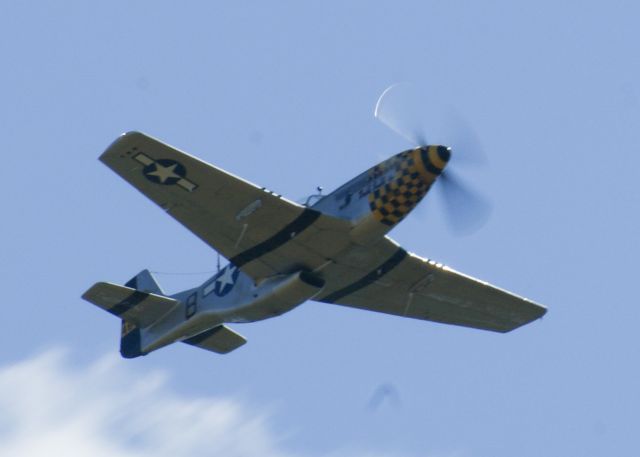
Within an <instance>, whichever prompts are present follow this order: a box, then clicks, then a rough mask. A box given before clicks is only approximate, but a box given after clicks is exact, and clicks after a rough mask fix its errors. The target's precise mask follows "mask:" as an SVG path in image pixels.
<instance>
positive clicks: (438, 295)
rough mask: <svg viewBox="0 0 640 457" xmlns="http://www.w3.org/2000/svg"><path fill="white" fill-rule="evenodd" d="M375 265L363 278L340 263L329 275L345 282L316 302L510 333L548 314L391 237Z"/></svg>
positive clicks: (379, 250) (346, 262)
mask: <svg viewBox="0 0 640 457" xmlns="http://www.w3.org/2000/svg"><path fill="white" fill-rule="evenodd" d="M371 250H372V252H376V253H377V257H378V259H377V261H376V263H375V264H372V267H371V268H370V271H369V272H368V273H367V274H362V272H361V273H360V274H359V275H357V276H356V274H355V272H356V265H355V264H353V265H349V260H348V259H344V260H343V261H342V262H341V261H338V262H337V264H336V265H335V267H334V268H333V269H332V271H327V273H328V274H332V275H335V276H336V277H350V278H351V279H350V280H349V281H348V283H344V284H343V285H341V286H340V287H339V288H337V289H334V290H332V291H329V292H328V293H326V294H324V295H323V296H321V297H319V298H317V300H318V301H322V302H326V303H335V304H338V305H344V306H350V307H354V308H360V309H366V310H370V311H378V312H382V313H387V314H395V315H398V316H404V317H411V318H415V319H423V320H429V321H435V322H441V323H445V324H453V325H461V326H464V327H473V328H478V329H483V330H492V331H496V332H503V333H504V332H509V331H511V330H514V329H516V328H518V327H520V326H522V325H524V324H527V323H529V322H531V321H533V320H535V319H538V318H540V317H542V316H543V315H544V314H545V313H546V311H547V310H546V308H545V307H543V306H541V305H538V304H536V303H534V302H532V301H529V300H527V299H526V298H522V297H519V296H517V295H514V294H512V293H510V292H507V291H505V290H502V289H499V288H497V287H495V286H492V285H491V284H489V283H486V282H483V281H479V280H477V279H474V278H472V277H470V276H466V275H464V274H461V273H458V272H457V271H455V270H452V269H451V268H448V267H446V266H443V265H441V264H438V263H436V262H433V261H430V260H425V259H422V258H420V257H418V256H416V255H414V254H410V253H408V252H407V251H405V250H404V249H402V248H401V247H399V246H398V245H397V244H395V243H394V242H393V241H392V240H390V239H389V238H385V239H384V240H383V241H382V242H381V243H379V245H378V246H377V247H375V248H372V249H371Z"/></svg>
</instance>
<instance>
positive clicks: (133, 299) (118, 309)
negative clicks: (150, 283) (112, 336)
mask: <svg viewBox="0 0 640 457" xmlns="http://www.w3.org/2000/svg"><path fill="white" fill-rule="evenodd" d="M148 296H149V294H148V293H146V292H140V291H138V290H136V291H135V292H134V293H132V294H131V295H129V296H128V297H127V298H125V299H124V300H122V301H121V302H120V303H118V304H116V305H114V306H112V307H111V308H109V312H110V313H111V314H115V315H116V316H118V317H119V316H122V315H123V314H124V313H126V312H127V311H129V310H130V309H131V308H133V307H134V306H136V305H138V304H140V303H141V302H142V300H144V299H145V298H147V297H148Z"/></svg>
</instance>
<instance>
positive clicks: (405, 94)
mask: <svg viewBox="0 0 640 457" xmlns="http://www.w3.org/2000/svg"><path fill="white" fill-rule="evenodd" d="M419 95H420V94H419V93H418V92H417V91H416V90H415V88H414V87H413V86H412V85H410V84H408V83H399V84H394V85H392V86H390V87H388V88H387V89H386V90H385V91H384V92H383V93H382V95H381V96H380V98H379V99H378V102H377V103H376V108H375V112H374V115H375V117H376V119H378V120H379V121H380V122H382V123H383V124H384V125H386V126H387V127H389V128H390V129H391V130H393V131H394V132H396V133H397V134H399V135H400V136H402V137H403V138H405V139H406V140H408V141H409V142H410V143H412V144H413V145H414V146H417V147H424V146H427V145H429V142H428V141H427V136H426V135H425V134H424V129H423V125H424V122H423V121H422V119H423V118H424V111H425V110H429V111H431V112H434V111H435V112H436V113H437V114H438V115H439V116H446V117H447V122H446V123H445V125H444V127H443V129H442V130H443V131H442V136H443V138H440V139H441V140H446V141H444V142H443V143H440V144H445V145H447V146H449V147H450V148H451V159H450V161H449V162H448V165H447V167H446V169H445V170H444V171H443V172H442V173H441V174H440V176H439V177H438V179H437V180H436V182H435V183H434V185H435V186H436V188H438V189H440V191H439V193H440V195H441V198H442V202H443V203H444V205H443V206H444V211H445V216H446V219H447V222H448V223H449V226H450V227H451V230H452V231H453V232H454V233H455V234H456V235H465V234H470V233H472V232H474V231H476V230H477V229H479V228H480V227H481V226H482V225H484V223H485V222H486V221H487V219H488V217H489V214H490V213H491V205H490V204H489V202H488V201H487V200H486V199H485V198H483V197H482V196H481V195H480V194H478V193H477V192H475V191H474V190H472V189H471V188H470V187H468V186H467V185H465V184H463V180H462V179H460V178H459V177H458V176H456V174H455V173H454V172H453V171H452V168H454V167H456V166H457V165H481V164H484V163H485V162H486V159H485V156H484V153H483V150H482V147H481V145H480V141H479V139H478V137H477V135H475V133H474V132H473V129H472V128H471V126H470V125H469V124H468V123H466V122H465V121H464V119H462V118H461V117H459V116H457V115H456V114H455V113H453V112H451V111H450V112H448V113H447V112H446V111H443V110H440V111H438V110H434V108H433V107H430V106H429V104H428V103H422V101H423V100H421V97H420V96H419ZM422 98H424V97H422ZM424 101H425V102H426V100H424ZM432 144H433V143H432Z"/></svg>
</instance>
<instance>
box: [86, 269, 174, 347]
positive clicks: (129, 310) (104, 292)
mask: <svg viewBox="0 0 640 457" xmlns="http://www.w3.org/2000/svg"><path fill="white" fill-rule="evenodd" d="M82 298H84V299H85V300H87V301H88V302H91V303H93V304H94V305H96V306H98V307H100V308H102V309H104V310H105V311H108V312H109V313H111V314H113V315H114V316H116V317H119V318H120V319H122V329H121V332H120V353H121V354H122V356H123V357H125V358H128V359H130V358H134V357H138V356H140V355H145V353H144V352H142V329H143V328H146V327H149V326H151V325H152V324H154V323H155V322H158V321H159V320H160V319H162V318H163V317H164V316H166V315H167V314H168V313H170V312H171V311H172V310H173V309H175V308H176V307H177V306H179V304H180V302H179V301H178V300H175V299H173V298H169V297H166V296H164V295H163V292H162V289H161V288H160V286H159V285H158V283H157V282H156V280H155V279H154V278H153V276H152V275H151V273H149V271H148V270H143V271H141V272H140V273H139V274H138V275H136V276H135V277H133V278H132V279H131V280H129V281H128V282H127V284H126V286H120V285H117V284H111V283H107V282H98V283H96V284H94V285H93V286H92V287H91V288H89V290H87V291H86V292H85V293H84V294H83V295H82Z"/></svg>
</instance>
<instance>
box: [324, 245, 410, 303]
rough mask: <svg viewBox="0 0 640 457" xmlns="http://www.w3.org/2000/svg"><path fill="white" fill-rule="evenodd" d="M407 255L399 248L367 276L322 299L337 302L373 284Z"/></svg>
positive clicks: (327, 301)
mask: <svg viewBox="0 0 640 457" xmlns="http://www.w3.org/2000/svg"><path fill="white" fill-rule="evenodd" d="M406 256H407V251H405V250H404V249H402V248H399V249H398V250H397V251H396V252H395V254H393V255H392V256H391V257H390V258H389V260H387V261H386V262H384V263H383V264H381V265H380V266H379V267H378V268H376V269H375V270H373V271H372V272H371V273H369V274H368V275H366V276H365V277H363V278H361V279H359V280H358V281H356V282H354V283H352V284H350V285H348V286H347V287H344V288H342V289H340V290H337V291H335V292H334V293H332V294H329V295H327V296H326V297H324V298H323V299H322V301H323V302H326V303H335V302H336V301H338V300H340V299H341V298H343V297H346V296H347V295H349V294H352V293H354V292H356V291H357V290H360V289H362V288H363V287H366V286H368V285H369V284H371V283H373V282H375V281H377V280H378V279H380V278H382V277H383V276H384V275H386V274H387V273H389V272H390V271H391V270H393V269H394V268H395V267H397V266H398V264H399V263H400V262H402V261H403V260H404V258H405V257H406Z"/></svg>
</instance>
